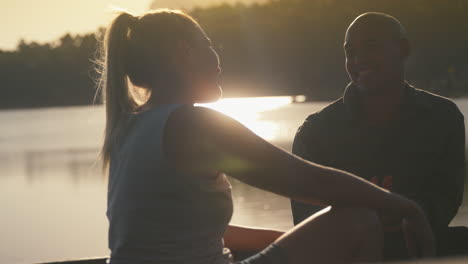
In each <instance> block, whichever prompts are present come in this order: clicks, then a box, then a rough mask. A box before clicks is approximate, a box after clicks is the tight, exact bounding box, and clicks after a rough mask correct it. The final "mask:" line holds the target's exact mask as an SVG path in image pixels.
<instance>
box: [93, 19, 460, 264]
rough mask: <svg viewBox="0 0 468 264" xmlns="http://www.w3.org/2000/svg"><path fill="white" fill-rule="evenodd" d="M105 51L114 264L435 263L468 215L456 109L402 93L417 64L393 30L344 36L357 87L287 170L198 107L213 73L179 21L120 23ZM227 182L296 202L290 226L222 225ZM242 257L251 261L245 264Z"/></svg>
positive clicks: (244, 133)
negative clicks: (462, 212)
mask: <svg viewBox="0 0 468 264" xmlns="http://www.w3.org/2000/svg"><path fill="white" fill-rule="evenodd" d="M103 48H104V53H103V61H102V62H103V65H102V66H103V68H102V70H103V71H102V81H101V86H102V87H101V88H102V89H103V96H104V101H105V106H106V129H105V140H104V145H103V148H102V156H103V161H104V165H105V168H106V170H108V172H109V187H108V188H109V189H108V210H107V216H108V219H109V223H110V226H109V248H110V249H111V257H110V263H111V264H130V263H132V264H137V263H161V264H162V263H164V264H172V263H174V264H179V263H180V264H182V263H192V264H228V263H231V264H232V263H237V264H275V263H278V264H280V263H282V264H285V263H288V264H295V263H318V264H323V263H325V264H326V263H348V262H377V261H382V260H390V259H405V258H426V257H433V256H435V255H436V254H439V255H440V254H442V253H439V252H442V251H443V245H444V242H443V241H444V239H446V237H447V236H448V235H447V234H448V233H450V232H449V231H450V229H449V228H448V224H449V223H450V221H451V220H452V218H453V217H454V216H455V214H456V213H457V210H458V207H459V206H460V204H461V201H462V194H463V185H464V182H463V181H464V151H465V149H464V142H465V141H464V136H465V134H464V119H463V116H462V114H461V113H460V111H459V110H458V108H457V106H456V105H455V104H454V103H453V102H451V101H450V100H448V99H446V98H442V97H439V96H436V95H433V94H430V93H427V92H424V91H421V90H418V89H415V88H413V87H412V86H411V85H409V84H408V83H407V82H406V81H405V75H404V64H405V61H406V60H407V58H408V56H409V55H410V52H411V49H410V45H409V41H408V39H407V36H406V33H405V30H404V28H403V27H402V25H401V24H400V23H399V22H398V21H397V20H396V19H395V18H393V17H391V16H389V15H385V14H381V13H366V14H363V15H361V16H359V17H357V18H356V19H355V20H354V21H353V22H352V23H351V25H350V26H349V28H348V30H347V31H346V35H345V40H344V49H345V54H346V69H347V72H348V74H349V77H350V79H351V83H350V84H349V86H348V87H347V88H346V91H345V94H344V96H343V98H340V99H339V100H337V101H335V102H334V103H332V104H331V105H329V106H327V107H325V108H324V109H323V110H321V111H320V112H318V113H315V114H312V115H311V116H309V117H308V118H307V120H306V121H305V122H304V124H303V125H302V126H301V128H300V129H299V131H298V132H297V135H296V138H295V140H294V146H293V153H294V154H296V155H294V154H290V153H288V152H286V151H284V150H282V149H280V148H277V147H275V146H274V145H272V144H270V143H268V142H266V141H265V140H263V139H262V138H260V137H258V136H257V135H255V134H254V133H253V132H251V131H250V130H249V129H247V128H246V127H244V126H243V125H242V124H240V123H239V122H237V121H235V120H233V119H231V118H229V117H228V116H225V115H223V114H221V113H218V112H216V111H213V110H210V109H208V108H204V107H198V106H194V104H195V103H206V102H212V101H216V100H218V99H219V98H220V97H221V94H222V92H221V88H220V87H219V85H218V78H219V75H220V72H221V69H220V62H219V58H218V55H217V54H216V52H215V51H214V50H213V48H212V46H211V42H210V40H209V38H208V37H207V35H206V34H205V32H204V31H203V29H202V28H201V27H200V25H199V24H198V23H197V22H196V21H195V20H194V19H193V18H191V17H190V16H189V15H187V14H184V13H182V12H180V11H173V10H156V11H153V12H150V13H147V14H145V15H142V16H132V15H130V14H128V13H121V14H120V15H118V16H117V17H116V18H115V19H114V20H113V22H112V23H111V25H110V26H109V27H108V28H107V31H106V36H105V40H104V47H103ZM135 88H136V89H135ZM141 91H143V93H141ZM141 95H146V97H141ZM142 98H143V100H142ZM239 107H242V106H239ZM226 175H229V176H231V177H233V178H236V179H238V180H240V181H242V182H244V183H246V184H249V185H252V186H255V187H257V188H260V189H264V190H267V191H270V192H273V193H276V194H279V195H282V196H285V197H288V198H290V199H291V200H292V209H293V216H294V221H295V224H297V225H296V227H294V228H293V229H291V230H289V231H287V232H280V231H274V230H267V229H258V228H250V227H242V226H235V225H230V224H229V222H230V219H231V216H232V212H233V202H232V198H231V185H230V184H229V182H228V180H227V178H226ZM236 252H253V254H252V255H251V256H250V257H248V258H245V259H243V260H242V259H239V255H236ZM233 255H234V256H233ZM234 259H235V260H234Z"/></svg>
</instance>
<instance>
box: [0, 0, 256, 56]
mask: <svg viewBox="0 0 468 264" xmlns="http://www.w3.org/2000/svg"><path fill="white" fill-rule="evenodd" d="M223 1H227V2H230V3H232V2H236V1H241V2H244V3H249V2H255V1H262V0H41V1H38V0H10V1H1V9H2V11H3V12H2V16H0V25H2V37H1V38H0V50H13V49H14V48H15V47H16V46H17V44H18V43H19V41H20V39H24V40H26V41H36V42H39V43H44V42H51V41H53V40H56V39H59V37H60V36H62V35H64V34H65V33H67V32H69V33H72V34H83V33H88V32H93V31H94V30H96V29H97V28H98V27H99V26H104V25H106V24H107V23H108V22H109V21H110V19H111V18H112V17H113V15H114V14H113V8H112V7H119V8H122V9H125V10H128V11H130V12H132V13H134V14H138V13H142V12H145V11H146V10H148V9H149V8H150V6H153V7H169V8H188V9H190V8H192V7H193V6H206V5H209V4H213V3H220V2H223ZM263 1H264V0H263Z"/></svg>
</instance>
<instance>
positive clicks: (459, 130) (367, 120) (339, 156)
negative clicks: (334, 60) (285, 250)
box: [292, 13, 465, 260]
mask: <svg viewBox="0 0 468 264" xmlns="http://www.w3.org/2000/svg"><path fill="white" fill-rule="evenodd" d="M344 49H345V55H346V70H347V72H348V75H349V78H350V79H351V83H350V84H349V85H348V87H347V88H346V90H345V93H344V96H343V97H342V98H340V99H338V100H337V101H335V102H334V103H332V104H330V105H328V106H327V107H325V108H324V109H322V110H321V111H319V112H317V113H314V114H312V115H310V116H309V117H308V118H307V120H306V121H305V122H304V124H303V125H302V126H301V127H300V128H299V130H298V132H297V134H296V137H295V140H294V145H293V153H295V154H296V155H298V156H301V157H302V158H304V159H307V160H310V161H313V162H317V163H319V164H324V165H327V166H331V167H335V168H339V169H343V170H346V171H350V172H352V173H355V174H357V175H359V176H361V177H363V178H365V179H367V180H369V181H372V182H374V183H375V184H377V185H380V186H382V187H384V188H386V189H389V190H391V191H393V192H396V193H399V194H402V195H404V196H406V197H408V198H411V199H413V200H415V201H416V202H418V203H419V204H420V205H421V206H422V208H423V209H424V210H425V212H426V214H427V216H428V218H429V220H430V222H431V225H432V228H433V231H434V233H435V234H436V237H437V239H438V246H439V249H442V247H443V246H444V245H445V244H446V240H447V237H448V235H447V233H448V230H449V229H448V224H449V223H450V221H451V220H452V219H453V217H454V216H455V215H456V213H457V211H458V208H459V206H460V204H461V202H462V196H463V188H464V175H465V167H464V166H465V165H464V161H465V157H464V155H465V132H464V118H463V115H462V114H461V113H460V111H459V110H458V108H457V106H456V105H455V104H454V103H453V102H452V101H450V100H449V99H447V98H443V97H440V96H437V95H434V94H431V93H428V92H424V91H422V90H419V89H416V88H414V87H412V86H411V85H410V84H408V83H407V82H406V81H405V70H404V66H405V62H406V60H407V58H408V56H409V55H410V52H411V47H410V43H409V41H408V38H407V36H406V31H405V29H404V28H403V26H402V25H401V24H400V22H399V21H398V20H396V19H395V18H394V17H392V16H389V15H386V14H381V13H365V14H362V15H360V16H358V17H357V18H356V19H355V20H354V21H353V22H352V23H351V25H350V26H349V28H348V30H347V31H346V36H345V41H344ZM292 209H293V216H294V222H295V223H299V222H300V221H301V220H303V219H305V218H306V217H308V216H309V215H311V214H313V213H315V212H316V211H317V210H319V209H320V208H319V207H314V206H310V205H306V204H302V203H300V202H297V201H292ZM382 221H383V222H384V224H385V231H386V235H385V245H386V246H385V251H386V252H385V256H386V259H388V260H395V259H404V258H407V257H408V251H407V249H406V245H405V240H404V235H403V232H402V228H401V224H400V223H398V222H395V221H392V219H388V218H386V217H385V216H382ZM441 254H442V253H441Z"/></svg>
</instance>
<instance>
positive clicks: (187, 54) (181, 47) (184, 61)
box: [174, 40, 193, 67]
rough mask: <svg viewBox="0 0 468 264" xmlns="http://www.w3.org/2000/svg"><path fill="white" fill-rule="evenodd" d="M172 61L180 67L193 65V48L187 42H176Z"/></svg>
mask: <svg viewBox="0 0 468 264" xmlns="http://www.w3.org/2000/svg"><path fill="white" fill-rule="evenodd" d="M174 51H175V52H174V60H175V63H176V65H179V66H180V67H184V66H188V65H192V64H193V48H192V47H191V46H190V45H189V43H188V42H187V41H182V40H181V41H178V42H177V43H176V45H175V49H174Z"/></svg>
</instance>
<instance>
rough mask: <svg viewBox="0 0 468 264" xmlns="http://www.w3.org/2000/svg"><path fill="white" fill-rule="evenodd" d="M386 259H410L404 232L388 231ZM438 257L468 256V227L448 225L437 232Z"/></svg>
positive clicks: (386, 236)
mask: <svg viewBox="0 0 468 264" xmlns="http://www.w3.org/2000/svg"><path fill="white" fill-rule="evenodd" d="M384 239H385V240H384V241H385V242H384V243H385V244H384V260H385V261H397V260H405V259H408V258H409V256H408V252H407V249H406V242H405V238H404V235H403V232H402V231H401V230H400V231H396V232H386V233H385V237H384ZM436 250H437V252H436V254H437V257H455V256H468V227H464V226H457V227H448V228H446V229H445V230H442V231H439V232H437V234H436Z"/></svg>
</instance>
